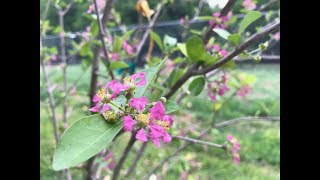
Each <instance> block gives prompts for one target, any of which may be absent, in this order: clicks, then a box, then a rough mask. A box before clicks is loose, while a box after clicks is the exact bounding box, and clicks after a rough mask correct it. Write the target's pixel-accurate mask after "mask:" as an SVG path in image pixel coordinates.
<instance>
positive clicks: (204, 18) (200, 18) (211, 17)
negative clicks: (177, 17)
mask: <svg viewBox="0 0 320 180" xmlns="http://www.w3.org/2000/svg"><path fill="white" fill-rule="evenodd" d="M198 18H199V20H203V21H208V20H211V19H214V17H213V16H199V17H198Z"/></svg>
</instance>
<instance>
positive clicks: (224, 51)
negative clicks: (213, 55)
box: [219, 49, 228, 57]
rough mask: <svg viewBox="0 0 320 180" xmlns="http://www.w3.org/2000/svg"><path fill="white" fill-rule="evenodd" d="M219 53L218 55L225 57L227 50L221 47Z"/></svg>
mask: <svg viewBox="0 0 320 180" xmlns="http://www.w3.org/2000/svg"><path fill="white" fill-rule="evenodd" d="M219 54H220V56H222V57H225V56H226V55H227V54H228V51H226V50H224V49H223V50H221V51H219Z"/></svg>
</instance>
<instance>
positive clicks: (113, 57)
mask: <svg viewBox="0 0 320 180" xmlns="http://www.w3.org/2000/svg"><path fill="white" fill-rule="evenodd" d="M111 59H113V60H115V61H118V60H119V56H118V53H112V54H111Z"/></svg>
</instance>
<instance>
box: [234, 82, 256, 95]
mask: <svg viewBox="0 0 320 180" xmlns="http://www.w3.org/2000/svg"><path fill="white" fill-rule="evenodd" d="M251 91H252V87H251V86H250V85H249V84H246V85H244V86H242V87H240V88H239V89H238V90H237V95H238V96H240V97H245V96H246V95H248V94H250V93H251Z"/></svg>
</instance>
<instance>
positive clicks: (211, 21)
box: [209, 19, 215, 27]
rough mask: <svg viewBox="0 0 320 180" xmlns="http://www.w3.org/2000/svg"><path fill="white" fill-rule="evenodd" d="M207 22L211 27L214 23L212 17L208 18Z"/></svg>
mask: <svg viewBox="0 0 320 180" xmlns="http://www.w3.org/2000/svg"><path fill="white" fill-rule="evenodd" d="M209 24H210V26H211V27H213V26H214V25H215V23H214V20H213V19H210V20H209Z"/></svg>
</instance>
